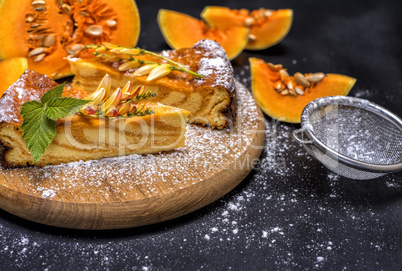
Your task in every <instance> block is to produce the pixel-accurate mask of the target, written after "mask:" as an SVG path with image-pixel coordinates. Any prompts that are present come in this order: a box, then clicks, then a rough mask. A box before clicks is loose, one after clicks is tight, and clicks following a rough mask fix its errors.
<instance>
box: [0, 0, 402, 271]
mask: <svg viewBox="0 0 402 271" xmlns="http://www.w3.org/2000/svg"><path fill="white" fill-rule="evenodd" d="M137 4H138V7H139V10H140V14H141V21H142V29H141V35H140V40H139V43H138V45H139V46H140V47H143V48H147V49H150V50H154V51H160V50H164V49H168V46H167V45H166V43H165V41H164V39H163V37H162V35H161V33H160V31H159V28H158V25H157V21H156V15H157V12H158V10H159V8H166V9H172V10H176V11H180V12H184V13H187V14H189V15H192V16H195V17H199V14H200V12H201V10H202V9H203V7H204V6H206V5H221V6H228V7H231V8H248V9H254V8H259V7H265V8H272V9H278V8H291V9H293V11H294V21H293V26H292V29H291V31H290V33H289V34H288V36H287V37H286V38H285V39H284V40H283V41H282V42H281V43H280V44H278V45H275V46H273V47H271V48H269V49H266V50H262V51H244V52H243V53H242V54H241V55H240V56H239V57H237V58H236V59H235V60H233V61H232V64H233V66H234V69H235V72H236V78H237V79H238V80H239V81H240V82H242V83H243V84H245V85H246V86H247V87H248V88H249V89H250V72H249V64H248V58H249V57H252V56H254V57H258V58H262V59H264V60H266V61H270V62H273V63H282V64H283V65H284V66H285V67H287V68H288V69H289V71H290V72H291V73H294V72H296V71H301V72H316V71H322V72H331V73H341V74H346V75H349V76H352V77H355V78H356V79H357V82H356V85H355V86H354V88H353V90H352V91H351V93H350V96H356V97H360V98H364V99H368V100H370V101H373V102H375V103H377V104H379V105H381V106H384V107H385V108H387V109H389V110H390V111H392V112H394V113H396V114H397V115H399V116H401V115H402V109H401V107H402V103H401V101H402V99H401V96H402V19H401V17H402V15H401V14H402V3H401V2H400V1H399V0H395V1H391V0H389V1H388V0H383V1H369V0H367V1H350V0H348V1H346V0H335V1H321V0H308V1H296V0H294V1H291V0H271V1H257V0H256V1H234V0H227V1H182V0H165V1H160V0H154V1H145V0H138V1H137ZM2 19H4V18H2ZM265 119H266V124H267V132H266V144H265V148H264V151H263V154H262V156H261V158H260V161H259V163H258V164H257V167H256V168H255V169H254V170H253V171H252V172H251V173H250V174H249V175H248V176H247V178H246V179H245V180H244V181H243V182H242V183H241V184H240V185H239V186H238V187H236V188H235V189H234V190H233V191H232V192H230V193H229V194H227V195H226V196H224V197H223V198H221V199H219V200H218V201H216V202H214V203H213V204H211V205H209V206H207V207H204V208H203V209H201V210H198V211H196V212H193V213H191V214H189V215H186V216H183V217H180V218H177V219H174V220H171V221H167V222H164V223H160V224H156V225H150V226H145V227H140V228H131V229H124V230H113V231H79V230H69V229H63V228H55V227H50V226H44V225H41V224H37V223H33V222H30V221H27V220H24V219H21V218H19V217H16V216H14V215H11V214H9V213H7V212H4V211H2V210H0V270H31V269H32V270H310V269H321V270H401V269H402V248H401V244H402V227H401V224H402V173H394V174H389V175H386V176H384V177H381V178H378V179H374V180H366V181H358V180H351V179H347V178H344V177H341V176H338V175H337V174H334V173H331V172H330V171H328V170H327V169H326V168H324V167H323V166H322V165H321V164H320V163H319V162H317V161H316V160H314V159H312V158H311V157H310V156H309V155H308V154H306V152H305V151H304V149H303V148H302V147H301V146H300V145H299V144H297V143H296V142H294V140H293V139H292V138H291V132H292V131H293V130H294V129H296V128H298V127H299V126H298V125H290V124H285V123H279V122H276V121H273V120H272V119H271V118H269V117H267V116H266V117H265Z"/></svg>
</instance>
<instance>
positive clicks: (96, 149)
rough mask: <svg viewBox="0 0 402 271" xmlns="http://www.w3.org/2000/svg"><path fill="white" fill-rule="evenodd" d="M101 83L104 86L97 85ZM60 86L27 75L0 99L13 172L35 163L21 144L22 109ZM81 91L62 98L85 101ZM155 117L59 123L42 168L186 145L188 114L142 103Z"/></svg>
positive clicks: (1, 134) (1, 139)
mask: <svg viewBox="0 0 402 271" xmlns="http://www.w3.org/2000/svg"><path fill="white" fill-rule="evenodd" d="M98 83H99V82H98ZM55 86H57V84H56V82H54V81H53V80H52V79H50V78H49V77H47V76H45V75H42V74H39V73H36V72H34V71H30V70H27V71H26V72H25V73H24V74H23V75H22V76H21V77H20V78H19V79H18V80H17V81H16V82H15V83H14V84H13V85H11V86H10V88H9V89H8V90H7V91H6V92H5V93H4V95H3V96H2V98H1V99H0V144H2V145H3V146H4V147H5V151H3V152H2V155H1V156H3V158H4V161H5V164H6V165H8V166H18V167H20V166H26V165H28V164H31V163H32V161H33V157H32V155H31V153H30V152H29V150H28V148H27V147H26V145H25V142H24V139H23V138H22V130H21V124H22V121H23V118H22V116H21V115H20V110H21V107H22V104H23V103H24V102H27V101H31V100H37V101H39V100H40V98H41V96H42V95H43V94H44V93H45V92H46V91H48V90H49V89H51V88H53V87H55ZM87 95H88V93H87V92H86V91H84V90H82V89H76V88H65V90H64V93H63V96H65V97H74V98H80V99H82V98H84V97H86V96H87ZM142 107H143V108H144V109H149V110H152V111H153V114H150V115H146V116H134V117H117V118H106V117H104V116H103V117H93V116H85V115H82V114H74V115H72V116H70V117H66V118H64V119H58V120H57V127H56V136H55V137H54V139H53V141H52V143H51V144H50V145H49V147H48V149H47V150H46V152H45V154H44V155H43V156H42V158H41V159H40V160H39V161H38V162H37V163H35V165H37V166H45V165H55V164H60V163H66V162H72V161H80V160H91V159H99V158H105V157H113V156H121V155H128V154H145V153H158V152H161V151H168V150H171V149H174V148H178V147H182V146H184V144H185V136H184V134H185V132H186V122H187V120H188V114H189V112H187V111H185V110H182V109H178V108H174V107H171V106H166V105H162V104H159V103H150V102H145V103H142Z"/></svg>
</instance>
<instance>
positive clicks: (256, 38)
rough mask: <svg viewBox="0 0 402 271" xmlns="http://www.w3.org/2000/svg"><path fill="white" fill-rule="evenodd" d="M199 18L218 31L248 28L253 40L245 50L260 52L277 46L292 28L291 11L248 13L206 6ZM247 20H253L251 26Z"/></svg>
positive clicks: (261, 10)
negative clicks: (235, 27) (233, 27)
mask: <svg viewBox="0 0 402 271" xmlns="http://www.w3.org/2000/svg"><path fill="white" fill-rule="evenodd" d="M265 12H267V13H269V16H266V15H263V14H264V13H265ZM265 14H266V13H265ZM201 18H203V19H204V20H205V21H206V22H207V24H208V25H209V26H211V27H217V28H218V29H224V28H227V27H231V26H239V27H240V26H248V27H249V29H250V37H253V38H252V39H249V41H248V43H247V45H246V48H245V49H249V50H262V49H266V48H268V47H271V46H273V45H275V44H277V43H278V42H280V41H281V40H282V39H283V38H284V37H285V36H286V35H287V33H288V32H289V30H290V27H291V26H292V20H293V11H292V10H291V9H279V10H265V9H260V10H253V11H249V10H246V9H240V10H236V9H229V8H227V7H217V6H207V7H205V8H204V10H203V11H202V13H201ZM248 18H253V19H252V21H253V23H252V24H249V23H248V22H249V21H247V20H248Z"/></svg>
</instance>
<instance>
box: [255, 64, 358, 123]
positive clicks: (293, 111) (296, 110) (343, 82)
mask: <svg viewBox="0 0 402 271" xmlns="http://www.w3.org/2000/svg"><path fill="white" fill-rule="evenodd" d="M249 61H250V71H251V90H252V92H253V96H254V99H255V100H256V102H257V104H258V105H259V106H260V107H261V109H262V110H263V111H264V112H265V113H266V114H267V115H268V116H270V117H272V118H274V119H277V120H280V121H283V122H290V123H300V116H301V113H302V111H303V108H304V107H305V106H306V105H307V104H308V103H309V102H311V101H312V100H315V99H316V98H320V97H324V96H333V95H345V96H346V95H347V94H348V93H349V91H350V90H351V88H352V87H353V85H354V84H355V82H356V79H354V78H351V77H349V76H346V75H341V74H332V73H329V74H326V75H325V74H324V73H308V74H302V73H299V72H298V73H295V75H293V76H290V75H289V74H288V72H287V70H286V69H283V67H282V65H280V64H278V65H274V64H272V63H265V62H264V60H262V59H258V58H254V57H252V58H249Z"/></svg>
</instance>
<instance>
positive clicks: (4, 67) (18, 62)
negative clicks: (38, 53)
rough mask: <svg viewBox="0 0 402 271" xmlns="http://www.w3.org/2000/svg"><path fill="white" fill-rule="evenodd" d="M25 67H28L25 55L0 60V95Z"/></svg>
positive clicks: (18, 76)
mask: <svg viewBox="0 0 402 271" xmlns="http://www.w3.org/2000/svg"><path fill="white" fill-rule="evenodd" d="M26 69H28V61H27V59H26V58H25V57H13V58H9V59H6V60H3V61H0V74H1V80H0V97H1V96H2V95H3V93H4V91H6V90H7V89H8V88H9V87H10V86H11V85H12V84H14V82H15V81H17V80H18V78H20V76H21V74H23V73H24V71H25V70H26Z"/></svg>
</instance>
